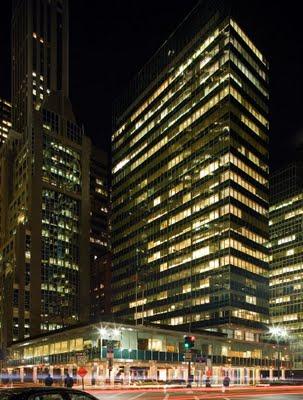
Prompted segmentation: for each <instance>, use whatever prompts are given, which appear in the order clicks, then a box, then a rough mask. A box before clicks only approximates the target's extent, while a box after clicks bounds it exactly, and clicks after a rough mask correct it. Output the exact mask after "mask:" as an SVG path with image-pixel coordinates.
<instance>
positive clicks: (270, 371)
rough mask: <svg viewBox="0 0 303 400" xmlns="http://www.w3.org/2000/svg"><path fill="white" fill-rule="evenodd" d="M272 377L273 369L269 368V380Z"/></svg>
mask: <svg viewBox="0 0 303 400" xmlns="http://www.w3.org/2000/svg"><path fill="white" fill-rule="evenodd" d="M273 377H274V370H273V369H272V368H270V370H269V380H270V381H272V379H273Z"/></svg>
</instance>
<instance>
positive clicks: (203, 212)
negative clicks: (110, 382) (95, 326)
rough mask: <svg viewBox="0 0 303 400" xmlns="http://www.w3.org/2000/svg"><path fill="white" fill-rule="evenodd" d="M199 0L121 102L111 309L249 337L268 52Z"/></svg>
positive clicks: (264, 160) (260, 291) (257, 312)
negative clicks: (263, 51) (263, 52)
mask: <svg viewBox="0 0 303 400" xmlns="http://www.w3.org/2000/svg"><path fill="white" fill-rule="evenodd" d="M225 4H227V2H223V1H213V2H201V3H199V5H198V6H197V7H196V8H195V9H194V10H193V12H192V13H191V15H189V16H188V17H187V18H186V19H185V21H184V22H183V23H182V24H181V25H180V26H179V27H178V29H177V30H176V31H175V32H174V34H173V35H171V36H170V38H169V39H168V40H167V41H166V42H165V43H164V45H163V46H162V47H161V48H160V49H159V50H158V52H157V53H156V54H155V55H154V56H153V58H152V59H151V60H150V61H149V63H148V64H147V65H145V66H144V67H143V69H142V70H141V71H140V73H139V74H138V76H137V77H136V78H135V80H134V81H133V82H132V84H131V85H130V87H129V89H128V91H127V92H126V93H125V95H124V96H122V98H121V100H120V101H119V102H118V104H117V107H116V114H115V131H114V133H113V137H112V149H113V169H112V174H113V189H112V190H113V195H112V199H113V218H112V248H113V270H112V274H113V278H112V290H113V313H114V314H115V316H116V317H117V318H121V319H124V320H125V319H126V320H135V321H136V322H137V323H138V324H141V323H144V322H152V323H157V324H165V325H179V326H182V327H183V328H186V329H187V328H188V326H191V327H192V328H194V329H198V328H203V329H210V330H218V331H222V332H227V333H228V334H229V335H230V336H231V337H235V338H239V339H245V340H256V339H257V336H258V332H260V330H262V328H263V327H264V323H266V322H267V321H268V289H267V286H268V280H267V274H268V260H267V249H266V242H267V241H268V64H267V61H266V60H265V58H264V56H263V54H262V53H261V52H260V51H259V50H258V48H257V47H256V46H255V44H254V43H253V42H252V40H251V39H250V38H249V37H248V36H247V35H246V34H245V32H244V31H243V30H242V29H241V28H240V25H239V24H238V23H237V22H236V20H235V19H234V18H233V17H232V14H231V13H230V9H229V8H228V7H225Z"/></svg>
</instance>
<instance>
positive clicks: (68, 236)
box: [0, 0, 106, 348]
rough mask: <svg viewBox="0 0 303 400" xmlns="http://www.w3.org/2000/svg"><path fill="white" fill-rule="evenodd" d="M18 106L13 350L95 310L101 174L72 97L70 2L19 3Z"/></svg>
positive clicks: (10, 197) (4, 335)
mask: <svg viewBox="0 0 303 400" xmlns="http://www.w3.org/2000/svg"><path fill="white" fill-rule="evenodd" d="M12 104H13V107H12V108H13V113H12V115H13V118H12V124H13V129H14V131H12V134H10V135H9V136H10V140H9V142H8V143H7V145H5V146H2V148H1V156H0V160H1V162H0V165H1V179H0V181H1V198H0V210H1V227H0V232H1V236H0V322H1V337H0V339H1V345H2V347H3V348H5V347H6V345H7V344H8V343H11V342H13V341H16V340H20V339H23V338H27V337H31V336H33V335H37V334H40V333H42V332H47V331H51V330H54V329H58V328H62V327H65V326H69V325H72V324H75V323H79V322H85V321H87V320H88V319H89V314H90V243H92V240H90V238H91V237H93V238H95V239H96V238H98V235H97V233H96V232H95V231H96V230H97V229H98V226H99V225H100V224H99V225H98V224H97V223H96V224H94V228H91V225H92V224H93V221H94V220H95V219H96V218H97V217H96V216H95V215H94V213H93V207H94V192H93V190H92V188H93V187H94V185H95V186H96V187H97V175H98V168H97V167H96V164H97V160H95V155H93V153H94V154H95V151H94V150H93V147H92V145H91V142H90V139H89V138H88V137H87V136H85V134H84V133H83V129H82V127H79V125H78V124H77V122H76V119H75V116H74V113H73V111H72V106H71V103H70V101H69V98H68V2H67V1H65V0H58V1H53V0H51V1H47V0H41V1H36V0H19V1H15V4H14V9H13V18H12ZM90 170H92V172H93V171H95V173H94V174H93V173H92V174H91V173H90ZM91 176H92V177H94V179H95V181H96V182H92V181H91ZM96 193H97V192H96ZM96 204H97V200H96ZM104 224H106V219H105V223H104ZM102 229H103V228H102ZM91 231H94V232H93V235H91ZM95 244H96V246H97V245H98V243H95ZM97 247H98V246H97ZM97 250H98V249H97ZM97 250H96V251H97Z"/></svg>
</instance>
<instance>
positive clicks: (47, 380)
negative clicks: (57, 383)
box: [44, 374, 54, 386]
mask: <svg viewBox="0 0 303 400" xmlns="http://www.w3.org/2000/svg"><path fill="white" fill-rule="evenodd" d="M53 383H54V380H53V378H52V377H51V376H50V374H47V376H46V377H45V379H44V385H45V386H52V385H53Z"/></svg>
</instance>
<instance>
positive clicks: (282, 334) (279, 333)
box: [269, 326, 288, 380]
mask: <svg viewBox="0 0 303 400" xmlns="http://www.w3.org/2000/svg"><path fill="white" fill-rule="evenodd" d="M269 334H270V335H271V337H273V338H274V339H275V341H276V343H277V350H278V380H280V372H281V357H280V341H281V340H283V339H284V340H285V339H286V338H287V337H288V333H287V330H286V329H285V328H284V327H282V326H272V327H270V328H269Z"/></svg>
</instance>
